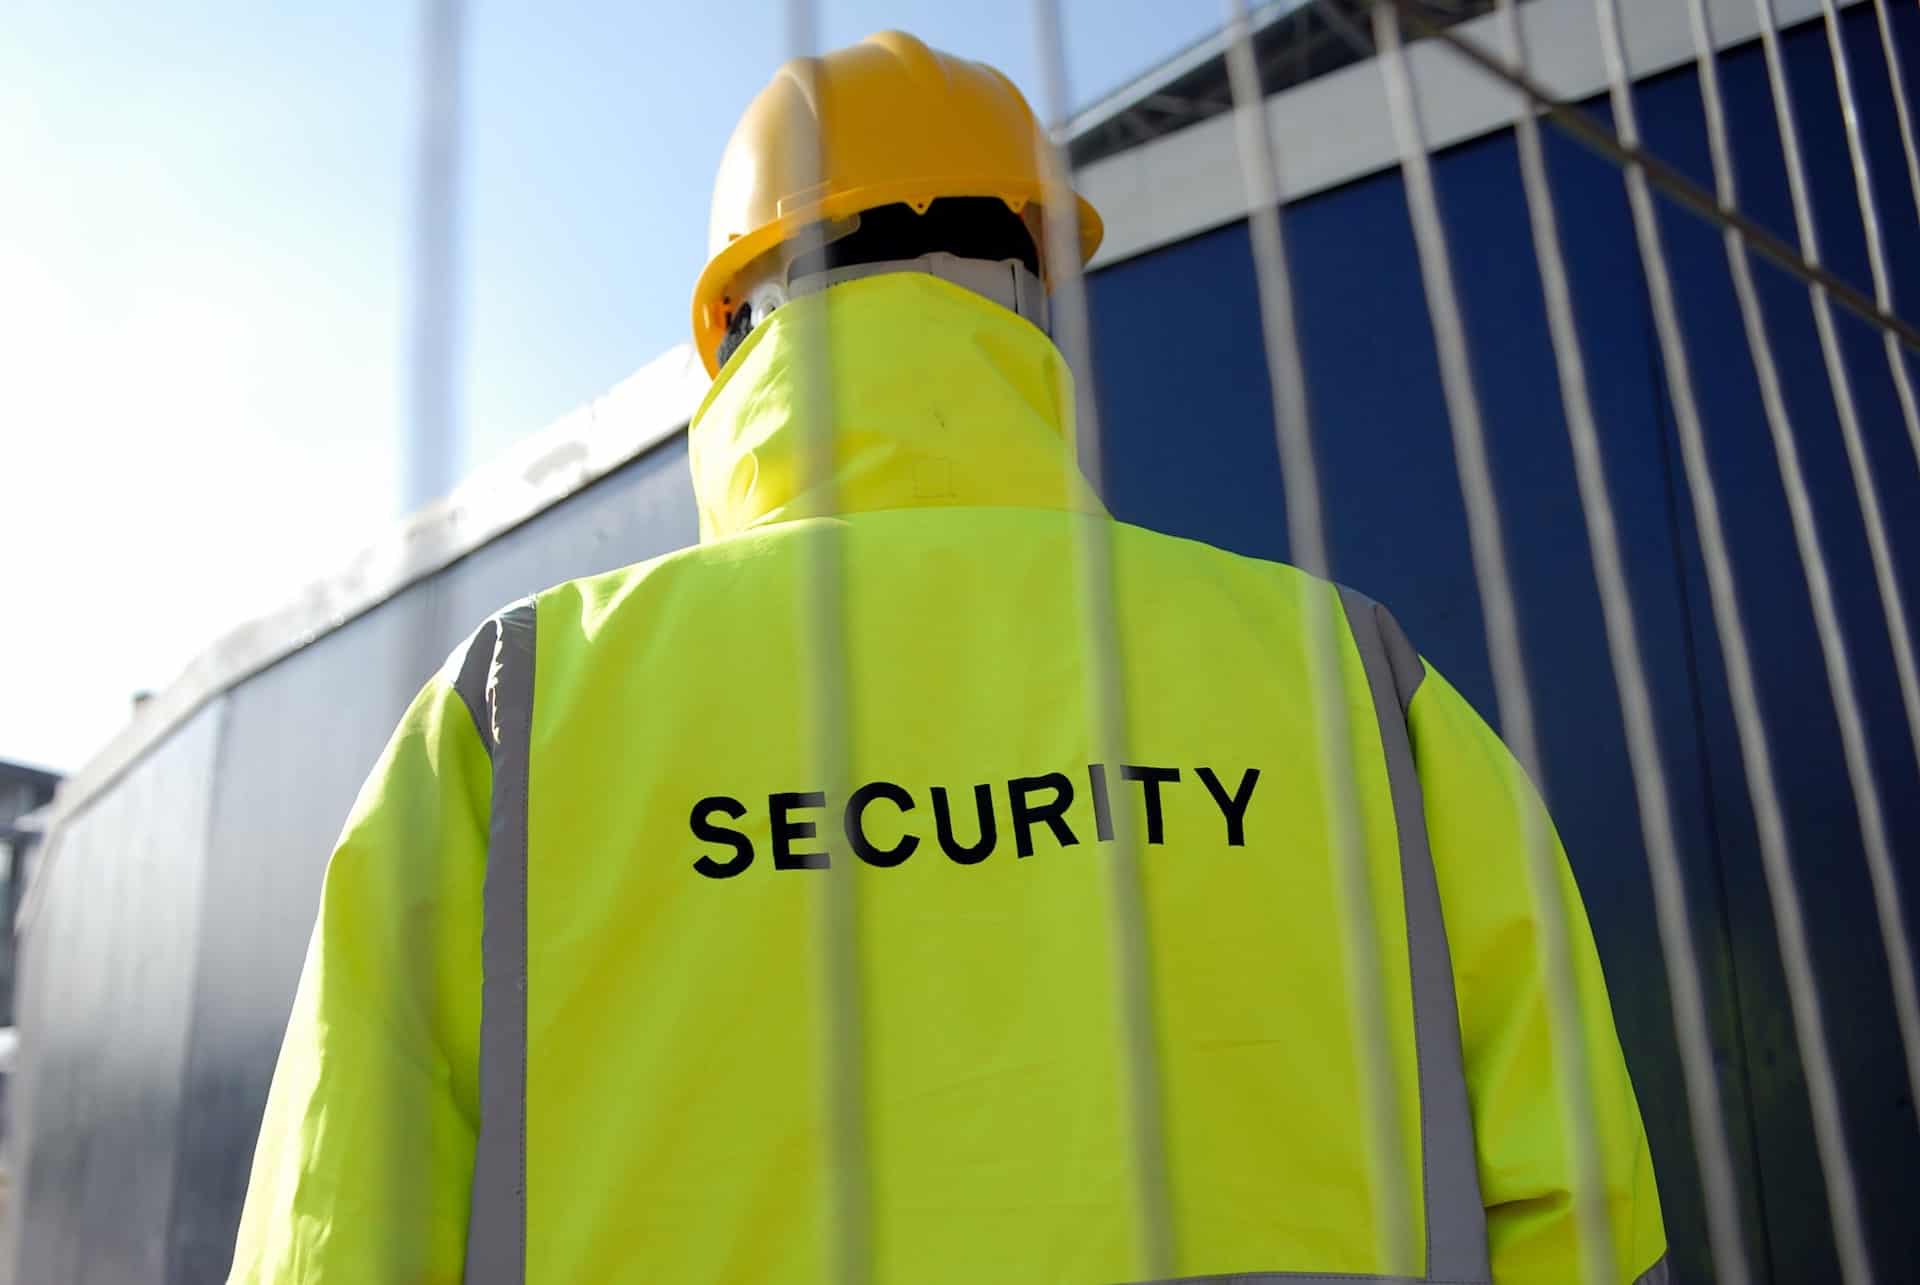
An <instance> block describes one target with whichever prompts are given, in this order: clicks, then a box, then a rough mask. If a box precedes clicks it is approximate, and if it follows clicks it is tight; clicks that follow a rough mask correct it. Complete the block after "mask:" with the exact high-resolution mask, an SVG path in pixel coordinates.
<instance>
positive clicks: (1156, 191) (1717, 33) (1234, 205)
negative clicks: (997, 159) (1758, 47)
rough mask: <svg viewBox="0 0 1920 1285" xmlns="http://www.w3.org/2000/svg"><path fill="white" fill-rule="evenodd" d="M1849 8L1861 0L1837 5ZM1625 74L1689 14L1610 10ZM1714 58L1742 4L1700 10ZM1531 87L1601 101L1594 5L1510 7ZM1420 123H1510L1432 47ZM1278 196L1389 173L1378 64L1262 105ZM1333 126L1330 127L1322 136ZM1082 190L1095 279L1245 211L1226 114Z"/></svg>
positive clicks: (1557, 2) (1109, 165)
mask: <svg viewBox="0 0 1920 1285" xmlns="http://www.w3.org/2000/svg"><path fill="white" fill-rule="evenodd" d="M1839 2H1840V5H1841V7H1843V8H1845V7H1851V6H1853V5H1856V4H1860V3H1862V2H1863V0H1839ZM1772 4H1773V8H1774V12H1775V14H1776V17H1777V19H1778V23H1779V25H1780V26H1781V27H1782V28H1785V27H1790V26H1794V25H1797V24H1799V23H1801V22H1804V21H1806V20H1808V19H1810V18H1815V17H1818V16H1819V14H1820V11H1821V9H1820V5H1821V0H1772ZM1620 9H1621V26H1622V28H1623V30H1624V32H1625V36H1626V44H1627V65H1628V66H1629V67H1630V68H1632V71H1633V76H1634V78H1635V79H1636V80H1640V79H1645V78H1646V77H1648V76H1653V75H1658V74H1659V73H1661V72H1665V71H1671V70H1673V69H1674V68H1676V67H1679V66H1680V65H1682V64H1683V63H1687V62H1691V61H1692V60H1693V57H1694V50H1693V37H1692V34H1691V31H1690V29H1689V27H1688V20H1687V7H1686V6H1685V5H1682V4H1679V3H1677V2H1676V0H1621V2H1620ZM1708 10H1709V17H1710V22H1711V28H1712V30H1713V33H1714V41H1715V44H1716V45H1717V46H1718V47H1719V48H1721V49H1727V48H1730V47H1732V46H1735V45H1741V44H1745V43H1746V42H1748V41H1750V40H1752V39H1754V38H1755V37H1756V36H1757V35H1758V34H1759V26H1758V18H1757V16H1756V13H1755V9H1754V6H1753V4H1752V3H1751V0H1709V4H1708ZM1519 14H1520V17H1521V22H1522V29H1523V33H1524V39H1525V41H1526V47H1527V51H1528V62H1529V70H1530V71H1531V72H1532V74H1533V76H1534V79H1535V80H1537V81H1538V82H1540V83H1541V84H1542V85H1544V86H1545V87H1546V88H1547V89H1549V90H1550V91H1551V92H1552V93H1554V94H1555V95H1556V96H1557V97H1559V98H1561V99H1563V100H1571V101H1577V100H1580V99H1584V98H1588V97H1591V96H1592V95H1594V94H1597V93H1601V92H1604V91H1605V89H1606V88H1607V83H1608V82H1607V73H1606V66H1605V63H1604V61H1603V59H1602V56H1601V45H1600V38H1599V33H1598V31H1597V29H1596V27H1595V18H1594V8H1593V3H1592V0H1529V3H1526V4H1523V5H1521V6H1520V7H1519ZM1500 21H1501V20H1500V17H1499V15H1498V14H1497V13H1489V14H1483V15H1482V16H1480V17H1478V18H1474V19H1472V20H1470V21H1468V22H1464V23H1461V24H1460V25H1458V26H1456V27H1454V28H1452V30H1453V31H1454V32H1456V33H1457V34H1459V35H1460V36H1462V37H1464V38H1466V39H1469V40H1473V41H1475V42H1477V43H1479V44H1480V45H1482V46H1483V47H1485V48H1488V49H1492V50H1504V48H1505V41H1504V38H1503V37H1502V35H1501V33H1500V28H1499V26H1498V25H1497V24H1498V23H1499V22H1500ZM1407 55H1408V62H1409V70H1410V74H1411V76H1412V78H1413V83H1414V92H1415V96H1416V98H1417V99H1418V101H1419V104H1420V112H1421V124H1422V126H1423V128H1424V131H1425V133H1426V137H1427V142H1428V146H1429V147H1430V148H1432V149H1435V150H1438V149H1440V148H1444V147H1450V146H1452V145H1454V144H1456V143H1462V142H1466V141H1467V140H1469V139H1473V138H1477V137H1480V136H1482V135H1485V134H1491V133H1495V132H1497V131H1499V130H1501V129H1504V128H1507V127H1508V126H1510V125H1512V123H1513V117H1514V111H1515V106H1516V100H1515V95H1514V93H1513V91H1511V90H1509V89H1508V88H1506V87H1505V85H1504V84H1503V83H1501V82H1499V81H1496V80H1495V79H1494V78H1493V77H1491V76H1489V75H1488V74H1487V73H1486V72H1484V71H1482V70H1480V69H1479V68H1477V67H1473V66H1471V65H1469V64H1468V63H1466V62H1465V61H1464V60H1462V59H1461V57H1460V56H1459V55H1458V54H1455V53H1454V52H1453V51H1452V50H1450V49H1447V48H1446V47H1445V46H1444V45H1442V44H1440V42H1438V41H1434V40H1423V41H1418V42H1416V43H1414V44H1411V45H1409V46H1408V48H1407ZM1266 109H1267V119H1268V123H1269V129H1270V133H1271V137H1272V139H1273V146H1274V154H1275V159H1276V161H1277V168H1278V170H1279V172H1280V176H1281V189H1282V199H1283V200H1287V201H1294V200H1299V199H1300V198H1302V197H1306V196H1311V195H1313V194H1314V193H1316V192H1322V191H1325V190H1327V189H1329V188H1333V187H1338V186H1339V185H1341V184H1343V183H1347V182H1351V181H1352V180H1354V179H1357V178H1363V177H1365V176H1366V175H1369V174H1373V173H1377V172H1379V171H1381V170H1385V169H1388V168H1391V167H1393V166H1395V165H1397V164H1398V163H1399V148H1398V144H1397V143H1396V141H1395V138H1394V132H1393V124H1392V121H1391V119H1390V118H1389V117H1388V114H1387V101H1386V86H1385V82H1384V80H1383V78H1382V76H1381V71H1380V65H1379V60H1378V59H1371V58H1370V59H1367V60H1366V61H1364V62H1359V63H1354V64H1351V65H1349V66H1346V67H1342V68H1340V69H1339V70H1337V71H1333V72H1330V73H1328V74H1327V75H1325V76H1321V77H1318V78H1316V79H1314V80H1310V81H1308V82H1306V83H1305V84H1302V85H1296V86H1294V87H1292V88H1290V89H1287V90H1283V91H1282V92H1280V93H1278V94H1275V95H1273V96H1272V97H1270V98H1268V99H1267V102H1266ZM1327 121H1338V122H1339V129H1338V130H1337V131H1335V130H1328V129H1326V128H1324V125H1325V122H1327ZM1074 177H1075V186H1076V187H1078V189H1079V191H1080V194H1081V195H1082V196H1084V197H1086V198H1087V199H1088V200H1089V201H1091V202H1092V203H1093V205H1094V207H1095V208H1096V209H1098V210H1099V211H1100V212H1101V216H1102V218H1103V220H1104V221H1105V223H1106V238H1105V240H1104V241H1103V242H1102V243H1101V246H1100V252H1099V253H1098V254H1097V255H1095V256H1094V259H1093V262H1092V263H1091V264H1090V265H1089V266H1090V267H1091V268H1094V269H1098V268H1103V267H1107V266H1109V265H1111V264H1115V263H1119V262H1122V261H1124V260H1127V259H1130V258H1133V257H1135V256H1137V255H1141V254H1145V253H1147V252H1149V251H1151V250H1155V249H1158V248H1159V247H1161V246H1163V245H1168V244H1171V243H1172V242H1175V241H1180V240H1184V239H1185V238H1187V237H1190V236H1193V235H1196V234H1198V233H1200V232H1205V231H1208V230H1210V229H1213V228H1217V227H1222V226H1224V225H1226V224H1229V223H1234V222H1238V221H1239V220H1240V219H1242V218H1245V217H1246V214H1247V208H1248V207H1247V197H1246V192H1245V189H1244V185H1243V183H1242V181H1241V176H1240V157H1239V151H1238V140H1237V137H1236V134H1235V129H1234V114H1233V113H1232V112H1226V113H1223V114H1221V115H1218V116H1214V117H1210V118H1209V119H1207V120H1204V121H1202V122H1200V123H1199V124H1197V125H1191V126H1188V127H1187V128H1185V129H1182V130H1178V131H1176V132H1174V133H1172V134H1168V135H1165V136H1164V137H1161V138H1157V139H1153V140H1151V141H1149V142H1146V143H1142V144H1141V145H1140V146H1138V147H1135V148H1132V149H1129V150H1128V151H1125V152H1121V153H1118V154H1116V155H1114V156H1109V157H1105V158H1103V159H1101V160H1098V161H1095V162H1093V163H1092V164H1091V165H1088V166H1086V167H1085V168H1084V169H1082V170H1080V171H1079V172H1078V173H1077V174H1076V175H1075V176H1074Z"/></svg>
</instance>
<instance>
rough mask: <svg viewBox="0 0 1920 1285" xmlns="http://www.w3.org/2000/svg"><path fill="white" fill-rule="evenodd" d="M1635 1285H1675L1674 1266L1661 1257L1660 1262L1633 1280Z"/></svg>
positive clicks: (1665, 1257) (1664, 1257) (1664, 1256)
mask: <svg viewBox="0 0 1920 1285" xmlns="http://www.w3.org/2000/svg"><path fill="white" fill-rule="evenodd" d="M1633 1285H1673V1264H1672V1263H1671V1262H1669V1261H1668V1260H1667V1256H1666V1255H1665V1254H1662V1255H1660V1261H1659V1262H1657V1263H1655V1264H1654V1265H1653V1266H1652V1267H1649V1268H1647V1270H1646V1271H1644V1272H1641V1273H1640V1274H1639V1275H1638V1276H1636V1277H1634V1278H1633Z"/></svg>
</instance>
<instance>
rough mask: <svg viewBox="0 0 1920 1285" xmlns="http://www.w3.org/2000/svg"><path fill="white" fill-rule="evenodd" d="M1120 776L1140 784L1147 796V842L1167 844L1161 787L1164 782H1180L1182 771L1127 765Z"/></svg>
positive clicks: (1122, 768) (1122, 767)
mask: <svg viewBox="0 0 1920 1285" xmlns="http://www.w3.org/2000/svg"><path fill="white" fill-rule="evenodd" d="M1120 775H1121V777H1122V778H1123V779H1125V780H1128V781H1138V782H1140V788H1141V791H1142V792H1143V793H1144V794H1145V795H1146V796H1147V842H1148V843H1165V842H1166V841H1167V835H1166V831H1165V829H1164V828H1163V827H1162V826H1161V824H1160V786H1161V784H1162V783H1163V782H1167V781H1177V780H1179V779H1180V769H1179V768H1177V767H1138V766H1136V765H1134V764H1132V763H1127V764H1123V765H1122V766H1121V768H1120Z"/></svg>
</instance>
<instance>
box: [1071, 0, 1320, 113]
mask: <svg viewBox="0 0 1920 1285" xmlns="http://www.w3.org/2000/svg"><path fill="white" fill-rule="evenodd" d="M1312 3H1313V0H1266V2H1265V3H1264V4H1259V5H1255V6H1254V8H1253V12H1252V13H1251V14H1250V15H1249V16H1248V18H1247V24H1248V29H1249V30H1251V31H1263V30H1265V29H1266V28H1267V27H1270V26H1272V25H1273V24H1274V23H1276V22H1278V21H1280V20H1281V19H1282V18H1285V17H1287V16H1288V15H1290V14H1292V13H1294V12H1296V11H1298V10H1301V9H1304V8H1306V7H1307V6H1308V5H1309V4H1312ZM1227 43H1228V35H1227V28H1225V27H1221V28H1220V29H1219V30H1218V31H1215V32H1214V33H1213V34H1212V35H1210V36H1202V37H1201V38H1200V39H1198V40H1196V41H1194V42H1193V43H1192V44H1190V45H1188V46H1187V47H1186V48H1185V49H1182V50H1181V51H1180V52H1179V53H1177V54H1175V55H1173V57H1171V58H1168V59H1167V60H1166V61H1164V62H1161V63H1156V64H1155V65H1154V66H1152V67H1149V68H1148V69H1147V70H1146V71H1143V72H1141V73H1140V74H1139V75H1138V76H1135V77H1133V79H1131V80H1129V81H1127V82H1126V83H1125V84H1123V85H1120V86H1119V87H1118V88H1115V89H1113V90H1110V91H1109V92H1107V93H1105V94H1102V95H1101V96H1100V97H1099V98H1097V99H1095V100H1094V101H1093V102H1091V103H1089V104H1087V106H1085V107H1083V108H1081V109H1080V110H1079V111H1077V112H1075V113H1074V114H1073V115H1072V116H1071V117H1070V118H1069V119H1068V120H1067V122H1066V124H1065V125H1063V126H1061V127H1060V128H1059V130H1058V132H1059V134H1060V135H1061V136H1062V137H1064V138H1066V139H1067V140H1069V141H1071V140H1073V139H1076V138H1079V137H1080V136H1081V135H1082V134H1085V133H1087V132H1088V131H1090V130H1095V129H1098V128H1100V126H1102V125H1104V124H1106V123H1107V122H1108V121H1110V120H1112V119H1113V118H1114V117H1116V116H1118V115H1120V114H1122V113H1123V112H1129V111H1132V110H1133V109H1134V108H1135V107H1137V106H1139V105H1140V103H1141V102H1142V101H1144V100H1145V99H1147V98H1148V97H1150V96H1151V95H1152V94H1154V93H1155V92H1156V91H1158V90H1159V89H1161V88H1162V87H1163V86H1166V85H1169V84H1172V83H1173V82H1174V81H1176V80H1178V79H1180V77H1182V76H1184V75H1186V74H1187V73H1188V72H1190V71H1192V70H1194V69H1195V68H1197V67H1202V66H1204V65H1206V64H1207V63H1208V62H1209V61H1211V60H1212V59H1215V58H1218V57H1219V56H1220V55H1221V54H1223V53H1225V52H1226V49H1227Z"/></svg>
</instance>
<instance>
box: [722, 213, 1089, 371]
mask: <svg viewBox="0 0 1920 1285" xmlns="http://www.w3.org/2000/svg"><path fill="white" fill-rule="evenodd" d="M947 196H995V197H999V198H1000V199H1001V200H1003V201H1005V202H1006V203H1007V205H1008V207H1009V208H1010V209H1012V210H1014V211H1015V212H1016V213H1018V212H1020V211H1021V210H1023V209H1025V208H1026V207H1027V206H1028V205H1030V204H1042V203H1043V202H1044V200H1045V193H1044V192H1043V191H1042V190H1041V188H1040V185H1038V184H1035V183H1033V182H1031V181H1028V180H1017V181H1014V182H1010V183H1005V184H991V183H982V182H981V181H980V180H978V179H969V180H956V181H941V180H937V179H925V178H921V179H914V180H911V181H903V182H896V183H887V184H876V185H871V186H867V187H860V188H851V189H847V190H844V191H839V192H834V193H832V194H831V195H829V196H827V197H826V198H825V199H822V200H817V201H805V202H801V203H798V204H795V205H794V207H793V208H789V202H788V201H784V200H783V201H781V202H780V203H779V213H778V215H777V217H776V218H775V219H774V220H773V221H772V222H770V223H766V224H763V225H762V226H760V227H757V228H755V229H754V230H753V231H751V232H749V233H747V234H746V235H744V236H740V237H736V238H734V240H732V241H731V242H729V243H728V244H727V247H726V248H725V249H724V250H722V251H720V252H719V253H718V254H716V255H714V256H713V258H712V259H710V260H708V262H707V266H706V268H705V269H704V270H703V271H702V272H701V273H700V278H699V280H698V281H697V282H695V284H694V288H693V333H694V338H695V342H696V344H697V345H698V347H699V350H700V360H701V362H702V364H704V365H705V366H706V368H707V374H708V375H717V374H719V373H720V365H719V362H718V360H717V359H716V354H717V353H718V352H719V348H720V341H721V338H722V337H723V336H724V334H725V332H726V326H727V314H728V312H729V311H730V309H731V307H732V306H733V304H734V303H735V302H737V301H734V300H732V299H731V298H730V296H729V294H728V292H729V291H730V290H731V289H732V287H733V284H734V282H735V280H736V279H737V278H738V277H739V275H740V274H741V272H742V271H743V270H745V269H746V268H747V266H748V265H750V264H751V263H753V262H754V261H755V260H756V259H758V258H760V257H761V256H762V255H764V254H766V253H768V252H769V251H771V250H773V249H775V248H776V247H778V246H779V245H781V244H782V243H783V242H786V241H790V240H793V239H795V238H796V237H798V236H799V235H800V234H801V233H802V232H803V231H804V230H805V229H806V228H807V227H808V226H809V225H811V224H815V223H820V222H823V221H825V220H829V219H842V218H846V217H847V216H849V215H852V214H857V213H859V212H860V211H862V210H870V209H874V208H875V207H877V206H882V205H894V204H905V205H911V206H913V207H914V208H915V209H916V210H920V211H923V212H924V211H925V210H926V208H927V207H928V206H929V205H930V204H932V202H933V201H934V200H937V199H939V198H940V197H947ZM1073 199H1074V202H1075V204H1076V206H1077V207H1078V209H1079V214H1080V220H1079V222H1080V265H1081V266H1082V267H1084V266H1086V264H1087V263H1089V262H1091V261H1092V259H1093V255H1094V252H1095V251H1096V250H1098V249H1099V248H1100V241H1101V238H1102V237H1103V236H1104V235H1105V231H1106V229H1105V225H1104V224H1103V223H1102V221H1101V219H1100V212H1099V211H1098V210H1096V209H1094V208H1093V205H1092V203H1090V202H1089V201H1088V200H1087V199H1086V198H1085V197H1083V196H1081V195H1080V194H1079V193H1077V192H1076V193H1074V195H1073ZM1042 249H1043V253H1042V255H1041V259H1042V266H1043V268H1044V266H1045V257H1046V256H1045V254H1044V247H1043V248H1042ZM1051 284H1052V281H1051V280H1050V279H1049V281H1048V285H1051Z"/></svg>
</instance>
